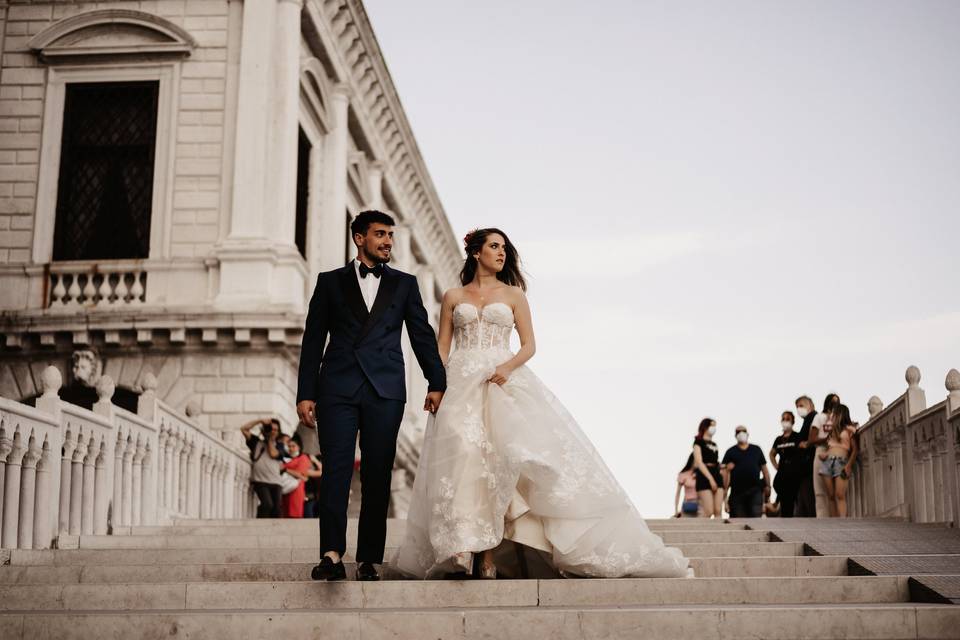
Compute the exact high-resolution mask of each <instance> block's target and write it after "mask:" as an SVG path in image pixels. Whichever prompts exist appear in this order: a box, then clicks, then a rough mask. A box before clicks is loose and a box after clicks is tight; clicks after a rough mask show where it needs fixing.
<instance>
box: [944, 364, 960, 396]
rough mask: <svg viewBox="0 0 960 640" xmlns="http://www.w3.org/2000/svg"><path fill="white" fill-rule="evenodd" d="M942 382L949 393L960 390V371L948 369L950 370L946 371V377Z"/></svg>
mask: <svg viewBox="0 0 960 640" xmlns="http://www.w3.org/2000/svg"><path fill="white" fill-rule="evenodd" d="M944 384H945V385H946V387H947V391H949V392H950V395H953V394H954V393H958V392H960V371H957V370H956V369H950V371H949V372H947V379H946V381H945V382H944Z"/></svg>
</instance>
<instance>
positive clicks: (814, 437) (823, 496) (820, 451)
mask: <svg viewBox="0 0 960 640" xmlns="http://www.w3.org/2000/svg"><path fill="white" fill-rule="evenodd" d="M839 404H840V396H838V395H837V394H835V393H828V394H827V397H826V398H824V400H823V410H822V411H821V412H820V413H818V414H817V416H816V417H815V418H814V419H813V422H812V423H811V424H810V435H809V438H808V442H809V443H810V445H809V446H812V447H816V455H814V457H813V462H812V466H811V470H812V473H813V494H814V496H815V498H816V510H817V512H816V516H817V517H818V518H829V517H830V513H831V511H830V496H829V495H827V487H826V485H825V484H824V483H823V476H821V475H820V461H821V460H822V459H823V458H825V457H826V456H827V438H828V437H829V436H830V429H832V428H833V422H832V420H831V416H832V415H833V410H834V408H835V407H836V406H838V405H839Z"/></svg>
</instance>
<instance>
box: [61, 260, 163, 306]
mask: <svg viewBox="0 0 960 640" xmlns="http://www.w3.org/2000/svg"><path fill="white" fill-rule="evenodd" d="M48 277H49V282H48V283H47V291H49V292H50V293H49V298H48V299H47V306H48V307H49V308H51V309H54V310H56V309H64V310H71V311H75V310H76V309H77V308H78V307H118V306H125V305H138V304H143V302H144V301H145V300H146V286H147V272H146V271H145V270H144V266H143V262H142V261H140V260H105V261H100V262H89V261H84V262H54V263H51V265H50V271H49V276H48Z"/></svg>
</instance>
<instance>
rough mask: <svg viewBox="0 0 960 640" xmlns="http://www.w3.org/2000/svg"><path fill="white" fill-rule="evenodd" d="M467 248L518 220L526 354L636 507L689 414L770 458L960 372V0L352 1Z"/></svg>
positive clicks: (652, 497) (670, 475)
mask: <svg viewBox="0 0 960 640" xmlns="http://www.w3.org/2000/svg"><path fill="white" fill-rule="evenodd" d="M365 5H366V7H367V10H368V12H369V14H370V18H371V21H372V22H373V26H374V29H375V31H376V34H377V37H378V39H379V41H380V44H381V47H382V48H383V51H384V55H385V58H386V60H387V64H388V66H389V68H390V71H391V73H392V75H393V78H394V81H395V83H396V85H397V88H398V91H399V94H400V98H401V100H402V102H403V105H404V108H405V109H406V112H407V115H408V117H409V119H410V121H411V123H412V125H413V130H414V133H415V135H416V137H417V140H418V143H419V145H420V148H421V151H422V153H423V155H424V157H425V160H426V163H427V166H428V168H429V170H430V173H431V175H432V176H433V179H434V182H435V183H436V185H437V189H438V191H439V193H440V197H441V199H442V201H443V204H444V206H445V208H446V211H447V214H448V216H449V218H450V220H451V222H452V224H453V227H454V230H455V231H456V232H457V234H458V236H459V237H462V235H463V234H464V233H465V232H466V231H468V230H469V229H472V228H474V227H477V226H499V227H502V228H504V229H505V230H506V231H507V233H508V234H509V235H510V239H511V240H512V242H513V243H514V244H515V245H516V246H517V248H518V249H519V251H520V255H521V257H522V258H523V259H524V262H525V266H526V270H527V272H528V273H529V275H530V291H529V296H530V300H531V304H532V308H533V319H534V326H535V329H536V332H537V343H538V351H537V355H536V356H535V358H534V359H533V360H532V361H531V362H530V367H531V368H532V369H533V370H534V371H535V372H536V373H537V374H538V375H539V376H540V377H541V378H542V379H543V380H544V381H545V382H546V383H547V384H548V385H549V386H550V387H551V389H552V390H553V391H554V392H555V393H556V394H557V395H558V397H559V398H560V399H561V400H562V401H563V402H564V404H566V406H567V407H568V408H569V409H570V410H571V411H572V412H573V414H574V416H575V417H576V418H577V419H578V421H579V422H580V424H581V425H582V427H583V429H584V430H585V431H586V432H587V434H588V435H589V436H590V437H591V438H592V440H593V442H594V443H595V444H596V446H597V448H598V449H599V450H600V452H601V453H602V454H603V456H604V457H605V459H606V460H607V462H608V464H609V465H610V467H611V468H612V469H613V471H614V473H615V474H616V475H617V477H618V478H619V479H620V481H621V482H622V484H623V485H624V487H625V488H626V489H627V491H628V492H629V493H630V495H631V496H632V497H633V499H634V501H635V502H636V504H637V506H638V507H639V508H640V510H641V512H642V513H643V514H644V515H646V516H649V517H658V516H664V515H668V514H669V513H668V512H669V511H670V509H671V501H672V498H673V489H674V482H675V476H676V472H677V471H678V470H679V468H680V467H681V466H682V464H683V462H684V461H685V459H686V457H687V454H688V452H689V450H690V444H691V442H692V438H693V435H694V433H695V429H696V426H697V423H698V422H699V420H700V419H701V418H702V417H704V416H707V415H709V416H712V417H714V418H716V419H717V421H718V422H719V431H718V435H717V439H718V441H719V443H720V445H721V447H722V448H725V447H727V446H730V445H732V444H733V443H734V438H733V430H734V427H735V426H736V425H737V424H745V425H747V426H748V427H749V429H750V432H751V437H752V440H753V441H754V442H757V443H758V444H760V445H761V446H762V447H763V448H764V451H769V448H770V444H771V443H772V441H773V438H774V437H775V436H776V435H777V434H778V433H779V422H780V411H781V410H783V409H788V408H792V405H793V400H794V398H795V397H796V396H797V395H800V394H810V395H812V396H814V400H815V402H816V403H817V405H818V406H819V405H820V404H821V402H822V399H823V396H825V395H826V393H827V392H828V391H836V392H838V393H839V394H840V397H841V399H842V400H843V401H844V402H846V403H847V404H848V405H849V406H850V408H851V411H852V412H853V413H854V417H855V419H859V420H861V421H863V420H866V418H867V413H866V402H867V399H868V398H869V397H870V396H871V395H873V394H877V395H879V396H880V398H881V399H883V400H884V402H890V401H891V400H893V399H894V398H896V397H897V396H898V395H899V394H901V393H902V392H903V390H904V388H905V387H906V383H905V382H904V380H903V375H904V370H905V369H906V367H907V366H908V365H910V364H916V365H917V366H919V367H920V369H921V371H922V373H923V381H922V382H921V386H923V387H924V388H925V389H926V391H927V398H928V402H930V403H931V404H932V403H933V402H938V401H940V400H941V399H943V398H944V397H945V395H946V391H945V389H944V378H945V376H946V373H947V371H948V370H949V369H950V368H952V367H958V368H960V296H958V294H957V293H958V291H960V205H958V203H960V2H954V1H950V0H946V1H942V2H931V1H915V2H906V1H898V2H884V1H878V0H864V1H861V2H853V1H838V0H829V1H819V2H817V1H810V2H785V1H784V2H771V1H766V0H764V1H758V2H724V3H717V2H638V1H637V0H629V1H628V0H623V1H613V0H603V1H598V2H592V3H588V2H582V1H579V2H566V1H560V0H551V1H550V2H544V1H532V0H525V1H521V2H517V1H516V0H514V1H512V2H503V1H500V0H490V1H487V2H463V1H453V0H418V1H417V2H395V1H394V0H366V2H365Z"/></svg>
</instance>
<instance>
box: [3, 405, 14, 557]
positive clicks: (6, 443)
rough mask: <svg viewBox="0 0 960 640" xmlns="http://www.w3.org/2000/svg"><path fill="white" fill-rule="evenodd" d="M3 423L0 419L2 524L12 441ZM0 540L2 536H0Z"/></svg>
mask: <svg viewBox="0 0 960 640" xmlns="http://www.w3.org/2000/svg"><path fill="white" fill-rule="evenodd" d="M4 427H5V425H4V422H3V420H2V419H0V522H3V502H2V500H3V496H4V495H5V493H4V487H5V486H6V475H7V456H8V455H10V452H11V451H13V440H11V439H10V437H9V436H7V430H6V429H5V428H4ZM0 540H2V534H0Z"/></svg>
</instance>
